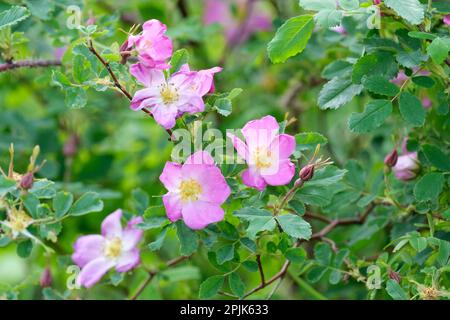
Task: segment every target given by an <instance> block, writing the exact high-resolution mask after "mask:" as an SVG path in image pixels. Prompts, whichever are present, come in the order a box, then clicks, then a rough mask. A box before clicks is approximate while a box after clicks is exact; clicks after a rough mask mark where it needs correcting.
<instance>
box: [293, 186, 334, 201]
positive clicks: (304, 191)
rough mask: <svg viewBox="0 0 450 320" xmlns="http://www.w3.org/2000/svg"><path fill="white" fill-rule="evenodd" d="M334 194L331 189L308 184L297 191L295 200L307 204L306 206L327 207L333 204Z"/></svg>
mask: <svg viewBox="0 0 450 320" xmlns="http://www.w3.org/2000/svg"><path fill="white" fill-rule="evenodd" d="M333 194H334V193H333V190H332V189H331V188H317V187H316V186H311V185H309V184H306V185H304V186H303V187H302V188H301V189H300V190H299V191H297V193H296V194H295V198H296V199H298V200H300V201H302V202H305V203H306V204H310V205H315V206H326V205H327V204H329V203H330V202H331V198H332V197H333Z"/></svg>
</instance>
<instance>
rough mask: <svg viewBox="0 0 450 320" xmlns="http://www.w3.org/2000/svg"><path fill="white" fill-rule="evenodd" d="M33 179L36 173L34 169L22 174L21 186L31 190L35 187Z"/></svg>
mask: <svg viewBox="0 0 450 320" xmlns="http://www.w3.org/2000/svg"><path fill="white" fill-rule="evenodd" d="M33 181H34V173H33V172H32V171H29V172H27V173H26V174H25V175H23V176H22V179H20V187H21V188H22V189H24V190H29V189H31V188H32V187H33Z"/></svg>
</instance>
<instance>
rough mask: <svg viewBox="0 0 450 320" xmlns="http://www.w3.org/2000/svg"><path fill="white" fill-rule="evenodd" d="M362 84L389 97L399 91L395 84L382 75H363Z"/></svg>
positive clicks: (371, 90)
mask: <svg viewBox="0 0 450 320" xmlns="http://www.w3.org/2000/svg"><path fill="white" fill-rule="evenodd" d="M362 84H363V85H364V88H366V89H367V90H369V91H370V92H373V93H376V94H381V95H384V96H389V97H393V96H395V95H396V94H397V93H398V91H399V89H398V87H397V86H396V85H395V84H393V83H391V82H390V81H389V80H388V79H386V78H385V77H383V76H373V77H364V78H363V80H362Z"/></svg>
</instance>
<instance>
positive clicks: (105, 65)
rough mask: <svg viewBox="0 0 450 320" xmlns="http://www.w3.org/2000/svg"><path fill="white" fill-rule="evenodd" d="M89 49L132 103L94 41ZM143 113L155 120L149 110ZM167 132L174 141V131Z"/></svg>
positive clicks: (129, 95) (90, 42)
mask: <svg viewBox="0 0 450 320" xmlns="http://www.w3.org/2000/svg"><path fill="white" fill-rule="evenodd" d="M88 49H89V51H91V52H92V54H94V55H95V56H96V57H97V59H98V60H99V61H100V62H101V64H103V66H104V67H105V68H106V70H108V73H109V75H110V76H111V78H112V80H113V82H114V86H115V87H116V88H117V89H119V90H120V92H122V93H123V95H124V96H125V97H127V98H128V100H130V101H131V100H133V96H132V95H131V94H130V93H129V92H128V91H127V89H125V87H124V86H122V84H121V83H120V82H119V80H118V79H117V77H116V75H115V74H114V72H113V71H112V69H111V66H110V65H109V62H107V61H106V60H105V59H103V57H102V56H101V55H100V54H99V53H98V52H97V50H96V49H95V47H94V44H93V42H92V40H89V41H88ZM142 111H143V112H145V113H146V114H148V115H149V116H150V117H152V118H154V117H153V114H152V113H151V112H150V111H148V110H147V109H145V108H143V109H142ZM166 132H167V134H168V135H169V137H170V138H169V140H172V130H170V129H166Z"/></svg>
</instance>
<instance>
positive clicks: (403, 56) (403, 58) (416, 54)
mask: <svg viewBox="0 0 450 320" xmlns="http://www.w3.org/2000/svg"><path fill="white" fill-rule="evenodd" d="M395 58H396V59H397V62H398V63H400V64H401V65H402V66H404V67H406V68H410V69H414V68H417V67H418V66H419V65H420V64H421V63H422V62H424V61H427V60H428V56H427V55H426V54H423V53H422V51H421V50H420V49H419V50H415V51H405V50H400V52H399V53H397V55H396V56H395Z"/></svg>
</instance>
